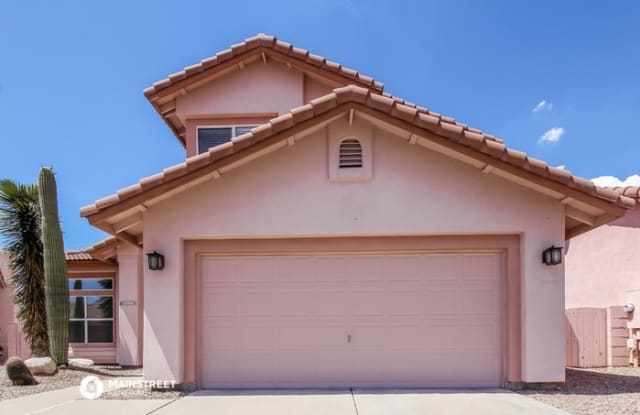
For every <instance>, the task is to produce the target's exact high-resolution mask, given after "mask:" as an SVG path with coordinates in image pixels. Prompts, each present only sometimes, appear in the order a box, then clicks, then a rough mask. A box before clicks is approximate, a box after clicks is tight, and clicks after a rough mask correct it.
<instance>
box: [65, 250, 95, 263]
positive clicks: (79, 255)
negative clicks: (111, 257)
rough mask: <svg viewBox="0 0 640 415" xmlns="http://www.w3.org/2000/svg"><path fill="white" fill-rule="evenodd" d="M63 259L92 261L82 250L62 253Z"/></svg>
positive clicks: (89, 255)
mask: <svg viewBox="0 0 640 415" xmlns="http://www.w3.org/2000/svg"><path fill="white" fill-rule="evenodd" d="M64 259H66V260H67V261H93V259H94V258H93V257H92V256H91V254H90V253H88V252H86V251H84V250H81V249H73V250H69V251H65V252H64Z"/></svg>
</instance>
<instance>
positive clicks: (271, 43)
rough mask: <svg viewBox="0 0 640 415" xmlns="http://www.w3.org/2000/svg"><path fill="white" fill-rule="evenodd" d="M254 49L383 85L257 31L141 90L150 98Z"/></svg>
mask: <svg viewBox="0 0 640 415" xmlns="http://www.w3.org/2000/svg"><path fill="white" fill-rule="evenodd" d="M258 48H266V49H271V50H273V51H275V52H278V53H282V54H284V55H286V56H289V57H292V58H294V59H297V60H300V61H303V62H306V63H308V64H311V65H313V66H316V67H318V68H324V69H327V70H328V71H330V72H332V73H336V74H338V75H340V76H343V77H345V78H346V79H348V80H349V81H352V82H356V83H358V84H360V85H361V86H364V87H367V88H372V89H374V90H375V91H378V92H382V90H383V87H384V86H383V84H382V83H381V82H377V81H375V80H374V79H373V78H371V77H369V76H365V75H362V74H360V73H358V71H356V70H354V69H349V68H345V67H343V66H342V65H340V64H339V63H337V62H332V61H328V60H327V59H326V58H325V57H323V56H319V55H315V54H312V53H309V51H307V50H305V49H300V48H296V47H294V46H292V45H291V44H290V43H288V42H284V41H282V40H278V39H276V38H275V37H273V36H269V35H265V34H262V33H260V34H258V35H257V36H254V37H251V38H248V39H246V40H244V41H243V42H240V43H236V44H235V45H233V46H231V48H229V49H225V50H223V51H221V52H218V53H217V54H216V55H215V56H212V57H210V58H206V59H203V60H201V61H200V62H199V63H196V64H194V65H190V66H187V67H185V68H184V69H183V70H182V71H179V72H176V73H174V74H171V75H169V77H168V78H166V79H162V80H160V81H157V82H154V83H153V85H152V86H150V87H148V88H146V89H145V90H144V94H145V95H146V96H147V97H150V96H152V95H154V94H156V93H158V92H160V91H162V90H163V89H166V88H168V87H170V86H172V85H174V84H176V83H178V82H180V81H183V80H186V79H188V78H189V77H190V76H193V75H195V74H198V73H201V72H203V71H204V70H208V69H211V68H214V67H215V66H217V65H219V64H221V63H223V62H225V61H228V60H229V59H232V58H234V57H236V56H239V55H242V54H244V53H247V52H251V51H253V50H256V49H258Z"/></svg>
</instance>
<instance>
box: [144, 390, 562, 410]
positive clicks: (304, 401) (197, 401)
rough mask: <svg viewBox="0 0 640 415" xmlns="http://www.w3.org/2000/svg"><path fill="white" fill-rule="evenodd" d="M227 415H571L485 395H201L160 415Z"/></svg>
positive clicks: (516, 398) (504, 394) (499, 394)
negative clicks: (202, 414) (209, 414)
mask: <svg viewBox="0 0 640 415" xmlns="http://www.w3.org/2000/svg"><path fill="white" fill-rule="evenodd" d="M205 412H206V413H212V414H225V415H252V414H260V415H271V414H273V415H287V414H291V415H426V414H439V415H467V414H474V415H485V414H486V415H569V414H568V412H565V411H562V410H560V409H556V408H553V407H551V406H549V405H546V404H544V403H542V402H539V401H536V400H533V399H531V398H527V397H525V396H522V395H519V394H516V393H513V392H509V391H505V390H501V389H496V390H482V391H460V390H456V391H443V390H416V391H404V390H400V391H367V390H354V391H348V390H343V391H310V392H299V391H296V392H286V391H274V392H268V391H265V392H250V391H249V392H244V391H243V392H226V391H225V392H223V391H198V392H195V393H192V394H191V395H189V396H186V397H184V398H182V399H179V400H177V401H175V402H173V403H171V404H169V405H167V406H165V407H163V408H161V409H159V410H158V411H157V412H154V415H168V414H201V413H205Z"/></svg>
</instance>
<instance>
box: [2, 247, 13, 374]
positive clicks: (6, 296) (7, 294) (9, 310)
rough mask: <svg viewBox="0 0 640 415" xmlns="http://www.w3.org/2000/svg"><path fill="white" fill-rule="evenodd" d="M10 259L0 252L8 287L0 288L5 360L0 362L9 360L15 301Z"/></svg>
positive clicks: (3, 273)
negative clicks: (11, 285)
mask: <svg viewBox="0 0 640 415" xmlns="http://www.w3.org/2000/svg"><path fill="white" fill-rule="evenodd" d="M8 262H9V258H7V255H6V254H5V253H4V252H2V251H0V272H1V273H2V275H3V276H4V280H5V283H6V284H7V286H6V287H4V288H0V346H2V349H3V353H4V358H2V357H0V362H1V361H2V360H3V359H5V358H7V353H8V339H7V333H8V330H9V322H10V320H13V300H12V298H11V287H10V286H9V284H10V278H11V273H10V272H9V264H8Z"/></svg>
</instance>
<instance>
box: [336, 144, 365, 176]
mask: <svg viewBox="0 0 640 415" xmlns="http://www.w3.org/2000/svg"><path fill="white" fill-rule="evenodd" d="M339 166H340V168H341V169H350V168H359V167H362V145H361V144H360V141H358V140H357V139H355V138H347V139H345V140H342V142H341V143H340V162H339Z"/></svg>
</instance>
